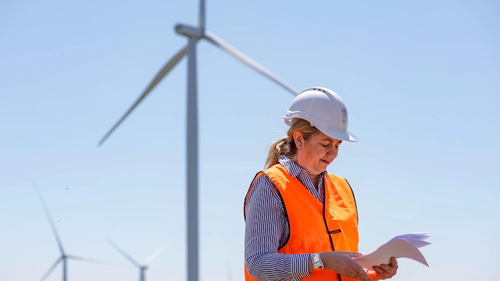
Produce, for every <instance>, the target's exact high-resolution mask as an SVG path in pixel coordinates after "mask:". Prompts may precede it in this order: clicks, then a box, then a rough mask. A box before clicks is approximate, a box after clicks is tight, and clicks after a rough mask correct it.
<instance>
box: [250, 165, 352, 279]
mask: <svg viewBox="0 0 500 281" xmlns="http://www.w3.org/2000/svg"><path fill="white" fill-rule="evenodd" d="M260 176H267V177H269V178H270V179H271V181H272V182H273V185H274V188H276V189H277V191H278V193H279V194H280V196H281V199H282V201H283V204H284V206H285V215H286V217H287V220H288V225H289V228H290V231H289V237H288V239H287V242H286V243H285V245H284V246H283V247H281V248H279V249H278V253H282V254H304V253H311V254H312V253H320V252H327V251H349V252H357V251H358V241H359V238H358V212H357V208H356V200H355V198H354V194H353V192H352V189H351V187H350V186H349V184H348V183H347V181H346V180H345V179H344V178H341V177H338V176H335V175H333V174H330V173H328V176H327V177H325V178H324V179H323V182H324V189H323V192H324V193H323V198H324V199H325V200H324V202H325V203H324V204H322V203H321V202H320V201H318V199H316V197H314V195H312V194H311V193H310V192H309V190H307V188H306V187H305V186H304V185H303V184H302V183H301V182H300V181H299V180H298V179H297V178H294V177H292V176H291V175H290V173H288V171H287V170H286V169H285V167H283V166H282V165H280V164H276V165H274V166H272V167H271V168H269V169H267V170H265V171H263V172H259V173H258V174H257V175H256V176H255V179H256V178H258V177H260ZM255 179H254V181H255ZM252 185H253V182H252V184H251V185H250V189H251V188H252ZM250 189H249V190H248V193H247V195H246V197H245V205H246V202H247V198H248V194H249V193H250ZM244 210H246V208H244ZM245 218H246V213H245ZM245 280H246V281H250V280H252V281H253V280H257V279H255V278H253V277H252V276H250V274H249V273H248V270H247V268H246V265H245ZM302 280H303V281H306V280H307V281H309V280H328V281H333V280H336V281H354V280H355V279H351V278H348V277H346V276H341V275H340V274H337V273H336V272H333V271H331V270H321V269H318V270H314V271H313V272H312V273H311V277H307V278H302Z"/></svg>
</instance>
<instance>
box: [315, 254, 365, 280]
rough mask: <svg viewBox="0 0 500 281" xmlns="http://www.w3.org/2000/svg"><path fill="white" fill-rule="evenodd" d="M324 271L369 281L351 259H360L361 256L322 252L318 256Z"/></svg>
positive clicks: (361, 269)
mask: <svg viewBox="0 0 500 281" xmlns="http://www.w3.org/2000/svg"><path fill="white" fill-rule="evenodd" d="M320 256H321V260H322V261H323V265H324V267H325V268H324V269H326V270H333V271H335V272H337V273H338V274H340V275H344V276H345V277H349V278H353V279H357V280H361V281H370V278H368V275H367V274H366V272H365V271H364V269H363V268H362V267H361V266H360V265H359V264H358V263H357V262H356V261H354V260H353V258H358V257H362V256H363V254H360V253H353V252H343V251H333V252H322V253H321V254H320Z"/></svg>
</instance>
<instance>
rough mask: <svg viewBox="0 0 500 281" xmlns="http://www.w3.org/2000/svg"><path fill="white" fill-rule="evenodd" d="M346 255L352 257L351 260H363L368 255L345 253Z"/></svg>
mask: <svg viewBox="0 0 500 281" xmlns="http://www.w3.org/2000/svg"><path fill="white" fill-rule="evenodd" d="M344 253H345V254H346V255H348V256H350V257H351V258H361V257H364V256H366V254H363V253H355V252H344Z"/></svg>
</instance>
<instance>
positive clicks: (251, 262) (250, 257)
mask: <svg viewBox="0 0 500 281" xmlns="http://www.w3.org/2000/svg"><path fill="white" fill-rule="evenodd" d="M288 232H289V226H288V221H287V219H286V217H285V210H284V206H283V202H282V201H281V198H280V196H279V194H278V191H277V190H275V189H274V187H273V186H272V183H271V182H270V180H269V179H268V178H267V177H265V176H260V177H258V178H257V179H255V181H254V183H253V185H252V187H251V189H250V193H249V195H248V198H247V203H246V227H245V262H246V267H247V270H248V273H250V275H251V276H252V277H254V278H256V279H258V280H266V281H267V280H273V281H285V280H286V281H289V280H290V281H292V280H293V281H298V280H300V279H302V278H304V277H310V276H311V275H310V274H309V259H310V254H296V255H288V254H280V253H278V248H279V247H280V246H282V244H283V243H285V242H286V238H287V236H288Z"/></svg>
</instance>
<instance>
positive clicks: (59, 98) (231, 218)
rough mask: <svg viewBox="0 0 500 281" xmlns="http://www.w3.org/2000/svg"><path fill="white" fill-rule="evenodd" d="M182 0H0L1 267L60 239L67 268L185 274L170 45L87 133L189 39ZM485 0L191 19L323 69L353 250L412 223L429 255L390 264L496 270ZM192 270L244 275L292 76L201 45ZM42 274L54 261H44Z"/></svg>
mask: <svg viewBox="0 0 500 281" xmlns="http://www.w3.org/2000/svg"><path fill="white" fill-rule="evenodd" d="M197 10H198V2H197V1H194V0H193V1H155V0H145V1H142V2H140V3H139V2H138V1H125V2H124V1H114V0H111V1H93V0H89V1H60V0H49V1H42V2H40V1H12V0H6V1H5V0H4V1H1V2H0V38H1V39H0V94H1V97H2V98H1V102H0V113H1V116H2V118H0V128H1V131H2V137H1V138H0V171H1V172H0V229H1V231H0V280H2V281H12V280H39V278H40V277H41V276H42V275H43V274H44V272H45V271H46V270H47V269H48V268H49V267H50V265H51V264H52V263H53V262H54V261H55V260H56V258H57V257H58V256H59V253H58V248H57V245H56V243H55V240H54V237H53V235H52V232H51V230H50V227H49V224H48V223H47V220H46V218H45V216H44V213H43V211H42V208H41V206H40V204H39V202H38V201H37V198H36V195H35V193H34V191H33V188H32V186H33V185H36V186H38V188H39V189H40V190H41V191H42V193H43V195H44V197H45V199H46V201H47V204H48V206H49V208H50V210H51V212H52V215H53V217H54V219H55V221H56V225H57V228H58V229H59V234H60V236H61V238H62V240H63V243H64V247H65V248H66V250H67V251H68V252H69V253H72V254H76V255H82V256H88V257H93V258H99V259H105V260H111V261H116V262H120V263H122V264H123V265H120V266H104V265H96V264H86V263H82V262H77V261H70V262H69V280H71V281H78V280H96V281H100V280H130V281H132V280H137V275H138V273H137V270H136V269H135V268H134V267H133V266H132V265H129V264H127V261H126V260H125V259H124V258H123V257H122V256H120V255H119V254H118V253H117V252H116V251H115V250H114V249H112V248H111V247H110V246H109V245H108V244H107V243H106V239H107V238H110V239H112V240H113V241H115V242H116V243H117V244H119V245H120V246H121V247H122V248H124V249H125V250H126V251H128V252H129V253H130V254H131V255H132V256H133V257H135V258H136V259H137V260H144V259H146V258H147V257H148V256H149V255H150V254H151V253H152V252H153V251H154V250H156V249H157V248H158V247H160V246H162V245H164V244H168V245H169V248H168V249H167V250H166V251H165V252H163V254H162V255H160V256H159V257H158V258H157V259H156V260H155V261H154V262H153V264H152V265H151V269H150V270H149V271H148V273H147V280H153V281H154V280H185V278H186V275H185V266H186V263H185V260H186V255H185V253H186V251H185V248H186V244H185V234H186V230H185V221H186V215H185V214H186V212H185V208H186V206H185V178H186V170H185V164H186V163H185V142H186V137H185V134H186V133H185V125H186V124H185V115H186V72H187V69H186V60H183V61H181V63H180V64H179V65H178V66H177V67H176V68H175V69H174V70H173V72H172V73H171V74H169V75H168V77H167V78H166V79H165V80H164V81H163V82H162V83H161V84H160V85H159V86H158V87H157V88H156V89H155V90H154V92H153V93H152V94H151V95H150V96H149V97H148V98H147V99H146V100H145V102H144V103H143V104H142V105H141V106H140V107H139V108H138V109H137V110H136V112H134V114H133V115H132V116H130V118H129V119H128V120H127V121H126V122H125V123H124V124H123V126H121V127H120V128H119V130H118V131H117V132H116V133H115V134H114V135H113V136H112V137H111V138H110V139H109V141H108V142H107V143H106V144H105V145H104V146H103V147H101V148H98V147H97V145H96V144H97V142H98V141H99V140H100V138H101V137H102V136H103V135H104V133H105V132H106V131H107V130H108V129H109V128H110V127H111V125H112V124H113V123H114V122H115V121H116V120H117V119H118V118H119V117H120V116H121V115H122V114H123V113H124V112H125V110H126V109H127V108H128V107H129V106H130V105H131V104H132V102H133V101H134V100H135V99H136V98H137V96H138V95H139V94H140V93H141V92H142V91H143V90H144V88H145V86H146V85H147V84H148V83H149V82H150V81H151V79H152V77H153V76H154V75H155V74H156V72H157V71H158V70H159V69H160V68H161V67H162V65H163V64H164V63H165V62H166V61H167V60H169V59H170V57H171V56H172V55H173V54H174V52H177V51H178V50H179V49H180V48H182V47H183V46H184V45H185V44H186V39H185V38H183V37H181V36H179V35H177V34H176V33H175V32H174V30H173V26H174V24H176V23H179V22H183V23H187V24H193V25H195V24H197ZM499 14H500V5H499V4H498V2H496V1H375V2H374V1H362V2H359V1H357V2H353V1H350V2H349V1H347V2H346V1H315V0H311V1H307V4H306V2H305V1H263V0H255V1H245V2H241V1H226V0H225V1H208V2H207V29H208V30H210V31H211V32H213V33H215V34H216V35H217V36H219V37H221V38H223V39H224V40H226V41H227V42H228V43H230V44H231V45H233V46H234V47H236V48H238V49H239V50H241V51H242V52H244V53H245V54H247V55H248V56H250V57H252V58H253V59H255V60H256V61H258V62H259V63H261V64H262V65H264V66H265V67H267V68H268V69H269V70H271V71H272V72H274V73H275V74H277V75H278V76H280V77H281V78H282V79H283V80H285V81H287V82H288V83H289V84H290V85H292V86H293V87H294V88H296V89H297V90H302V89H305V88H307V87H310V86H324V87H328V88H331V89H332V90H334V91H335V92H337V93H338V94H339V95H340V96H341V97H342V98H343V99H344V101H345V103H346V105H347V108H348V110H349V115H350V116H349V117H350V119H349V121H350V122H349V129H350V131H351V132H352V133H354V134H355V135H356V136H357V137H358V138H359V140H360V141H359V142H358V143H344V144H342V146H341V150H340V154H339V157H338V158H337V160H335V162H334V163H333V164H332V165H331V166H330V167H329V171H330V172H332V173H335V174H338V175H340V176H343V177H345V178H347V179H348V180H349V182H350V183H351V185H352V186H353V189H354V192H355V194H356V198H357V202H358V208H359V213H360V238H361V242H360V251H362V252H370V251H372V250H373V249H375V248H376V247H377V246H379V245H380V244H381V243H383V242H385V241H386V240H388V239H389V238H391V237H392V236H393V235H395V234H402V233H408V232H417V231H427V232H429V234H430V235H431V238H430V241H431V242H432V243H433V245H431V246H428V247H426V248H423V249H422V252H423V254H424V255H425V257H426V258H427V261H428V262H429V264H430V268H426V267H425V266H423V265H421V264H418V263H415V262H413V261H409V260H400V270H399V274H398V275H397V276H396V277H395V278H394V279H393V280H405V281H417V280H429V281H434V280H497V279H498V278H500V271H499V269H498V268H499V267H498V261H499V259H498V254H497V253H498V252H499V251H500V243H499V242H498V233H499V232H500V226H499V219H498V218H499V216H500V209H499V207H498V205H499V204H498V199H499V198H500V191H499V190H500V189H499V188H498V172H499V170H500V163H499V156H500V149H499V148H498V140H499V139H500V133H499V130H498V127H499V126H498V123H499V121H500V113H499V110H498V108H499V106H500V98H499V96H500V95H499V89H500V79H499V78H500V68H499V67H500V51H499V50H500V36H499V33H498V30H500V17H499V16H498V15H499ZM197 53H198V58H199V64H198V66H199V68H198V77H199V84H198V89H199V108H200V111H199V121H200V125H199V126H200V220H201V222H200V247H201V248H200V250H201V255H200V265H201V269H200V276H201V280H202V281H215V280H228V277H227V272H226V268H227V266H229V268H230V273H231V275H232V278H233V280H235V281H241V280H243V240H244V222H243V216H242V203H243V198H244V196H245V193H246V191H247V188H248V185H249V183H250V181H251V180H252V178H253V176H254V175H255V173H256V172H257V171H259V170H260V169H261V168H262V167H263V164H264V159H265V156H266V152H267V148H268V146H269V144H270V143H271V142H272V141H274V140H276V139H278V138H279V137H281V136H283V135H284V134H285V133H286V130H287V127H286V125H285V124H284V123H283V121H282V116H283V115H284V114H285V112H286V110H287V108H288V106H289V104H290V102H291V100H292V98H293V97H292V95H290V94H289V93H287V92H285V91H284V90H282V88H280V87H279V86H277V85H275V84H274V83H272V82H271V81H269V80H268V79H265V78H264V77H262V76H261V75H260V74H258V73H256V72H255V71H253V70H251V69H249V68H247V67H246V66H244V65H242V64H241V63H240V62H238V61H235V60H234V59H233V58H232V57H230V56H228V55H226V54H225V53H223V52H222V51H221V50H219V49H217V48H215V47H214V46H212V45H210V44H209V43H207V42H200V44H198V49H197ZM48 280H61V270H60V268H58V269H56V271H55V272H54V273H53V275H52V276H51V277H50V278H49V279H48Z"/></svg>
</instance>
